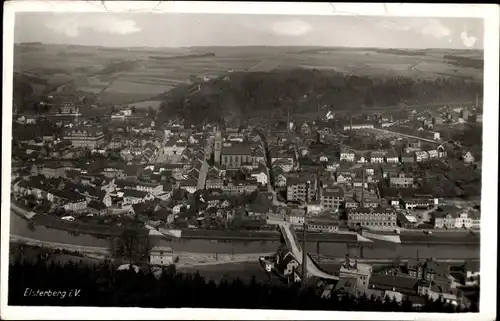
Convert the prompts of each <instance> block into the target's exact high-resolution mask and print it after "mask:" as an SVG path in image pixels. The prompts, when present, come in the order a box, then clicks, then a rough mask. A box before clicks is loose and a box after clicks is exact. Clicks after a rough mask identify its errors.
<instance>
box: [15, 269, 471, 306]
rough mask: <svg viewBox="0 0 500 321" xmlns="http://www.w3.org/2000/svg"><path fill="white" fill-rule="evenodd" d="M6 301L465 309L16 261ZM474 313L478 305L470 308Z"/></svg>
mask: <svg viewBox="0 0 500 321" xmlns="http://www.w3.org/2000/svg"><path fill="white" fill-rule="evenodd" d="M8 286H9V298H8V303H9V305H24V306H34V305H37V306H45V305H49V306H50V305H52V306H55V305H57V306H98V307H150V308H180V307H184V308H187V307H189V308H228V309H229V308H233V309H238V308H239V309H279V310H297V309H299V310H330V311H387V312H389V311H390V312H417V311H418V312H466V310H462V309H459V308H455V307H453V306H451V305H449V304H445V303H444V302H443V301H442V300H437V301H432V300H426V302H425V303H424V305H423V306H422V307H420V308H415V307H413V306H412V304H411V302H410V301H409V300H407V299H406V300H404V301H403V302H402V303H398V302H396V301H394V300H391V299H382V300H381V299H376V298H374V297H367V296H361V297H359V298H356V297H352V296H337V295H336V293H333V295H331V297H330V298H322V297H321V295H320V292H322V291H320V290H319V289H317V288H316V287H315V286H311V287H307V288H305V289H304V288H300V286H298V285H291V286H289V285H282V284H271V283H259V282H257V281H256V279H255V277H253V278H252V279H251V280H250V281H249V282H244V281H242V280H241V279H234V280H225V279H223V280H222V281H220V282H219V283H216V282H214V281H213V280H210V281H208V280H206V279H205V278H204V277H202V276H201V275H200V274H199V273H196V274H186V273H178V272H177V271H176V270H175V266H173V265H172V266H170V267H168V268H164V269H163V272H162V273H161V276H159V277H158V276H155V275H154V274H153V272H151V271H150V270H148V269H142V270H140V271H139V272H138V273H136V272H135V271H134V270H123V271H117V270H116V267H115V266H113V265H112V264H111V263H109V262H104V263H102V264H98V265H82V264H75V263H68V264H66V265H61V264H59V263H54V262H53V261H51V263H46V262H44V261H43V260H38V261H36V262H26V261H20V260H18V261H15V262H12V263H11V265H10V268H9V285H8ZM27 288H30V289H40V290H49V289H50V290H52V291H54V290H56V291H63V290H68V289H69V288H71V289H78V290H80V291H79V294H80V295H79V296H78V297H74V296H73V297H66V298H64V299H61V298H58V297H31V296H25V291H26V289H27ZM467 311H471V312H473V311H476V312H477V306H473V307H472V308H471V309H470V310H467Z"/></svg>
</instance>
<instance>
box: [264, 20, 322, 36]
mask: <svg viewBox="0 0 500 321" xmlns="http://www.w3.org/2000/svg"><path fill="white" fill-rule="evenodd" d="M271 30H272V32H273V33H274V34H275V35H278V36H291V37H298V36H303V35H305V34H307V33H309V32H310V31H311V30H312V27H311V25H309V24H308V23H306V22H304V21H302V20H298V19H293V20H283V21H277V22H274V23H272V24H271Z"/></svg>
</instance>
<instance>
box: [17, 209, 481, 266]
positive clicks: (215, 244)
mask: <svg viewBox="0 0 500 321" xmlns="http://www.w3.org/2000/svg"><path fill="white" fill-rule="evenodd" d="M10 217H11V219H10V233H11V234H12V235H16V236H23V237H27V238H32V239H37V240H40V241H46V242H56V243H66V244H72V245H81V246H92V247H108V244H109V242H108V240H106V239H100V238H97V237H95V236H92V235H88V234H80V235H72V234H70V233H69V232H66V231H62V230H56V229H48V228H46V227H44V226H40V225H38V226H36V227H35V228H34V229H30V228H29V226H28V221H26V220H25V219H23V218H21V217H19V216H18V215H16V214H14V213H12V214H11V216H10ZM161 243H162V245H165V246H170V247H171V248H172V249H173V250H174V252H190V253H213V254H215V253H218V254H252V253H271V252H275V251H276V249H277V248H278V245H279V242H278V241H221V240H204V239H182V238H181V239H174V240H171V241H170V240H162V241H161ZM318 247H319V253H320V254H321V255H324V256H335V257H343V256H344V255H345V254H346V253H349V254H350V255H356V254H357V253H359V249H357V248H355V247H353V245H348V244H345V243H331V242H321V243H319V246H318V243H317V242H308V243H307V246H306V249H307V251H308V252H309V253H311V254H317V253H318ZM417 255H418V256H419V257H421V258H425V257H431V256H433V257H435V258H438V259H478V258H479V255H480V246H479V244H471V245H469V244H467V245H465V244H432V245H425V244H421V245H416V244H394V243H386V242H374V243H372V244H370V246H368V247H365V248H364V250H363V257H364V258H366V259H391V258H395V257H397V256H399V257H401V258H409V257H417Z"/></svg>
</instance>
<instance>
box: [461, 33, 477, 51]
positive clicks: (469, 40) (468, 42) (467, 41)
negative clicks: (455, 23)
mask: <svg viewBox="0 0 500 321" xmlns="http://www.w3.org/2000/svg"><path fill="white" fill-rule="evenodd" d="M460 39H462V42H463V44H464V46H466V47H467V48H470V47H472V46H474V44H475V43H476V41H477V38H476V37H474V36H469V34H468V33H467V31H463V32H462V33H460Z"/></svg>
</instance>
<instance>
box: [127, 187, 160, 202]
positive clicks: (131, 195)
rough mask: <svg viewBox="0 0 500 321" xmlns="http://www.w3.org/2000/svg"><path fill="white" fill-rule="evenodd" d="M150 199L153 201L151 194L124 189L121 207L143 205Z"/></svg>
mask: <svg viewBox="0 0 500 321" xmlns="http://www.w3.org/2000/svg"><path fill="white" fill-rule="evenodd" d="M152 199H154V196H153V194H151V193H148V192H142V191H138V190H135V189H125V190H124V191H123V205H133V204H138V203H144V202H146V201H149V200H152Z"/></svg>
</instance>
